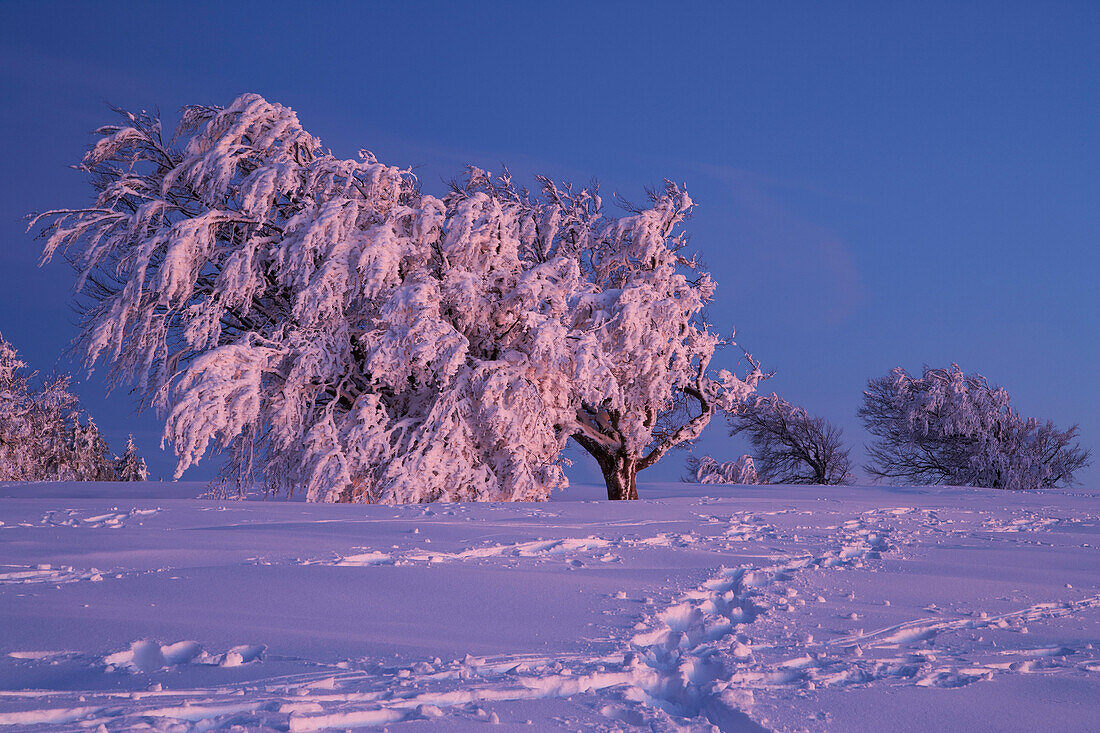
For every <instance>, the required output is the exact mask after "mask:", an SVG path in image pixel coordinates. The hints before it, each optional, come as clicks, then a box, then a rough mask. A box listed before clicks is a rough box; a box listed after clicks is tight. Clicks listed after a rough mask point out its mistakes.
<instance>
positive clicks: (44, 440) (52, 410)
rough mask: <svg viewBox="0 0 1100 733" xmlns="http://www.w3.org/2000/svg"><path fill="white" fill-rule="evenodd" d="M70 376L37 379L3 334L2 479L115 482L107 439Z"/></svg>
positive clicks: (0, 363)
mask: <svg viewBox="0 0 1100 733" xmlns="http://www.w3.org/2000/svg"><path fill="white" fill-rule="evenodd" d="M69 381H70V380H69V378H68V377H67V376H54V377H50V378H47V379H45V380H37V379H36V374H35V373H34V372H30V371H28V370H27V365H26V363H25V362H23V361H21V360H20V359H19V357H18V353H17V352H16V351H15V349H14V347H12V346H11V344H10V343H8V342H7V341H5V340H4V338H3V336H0V481H44V480H45V481H114V480H116V477H117V474H116V471H115V464H114V461H113V460H112V459H111V457H110V453H109V450H108V447H107V442H106V441H105V440H104V439H103V436H102V435H101V434H100V432H99V428H98V427H97V426H96V424H95V421H94V420H92V419H91V417H87V416H85V415H84V414H83V413H82V411H81V410H80V404H79V401H78V400H77V398H76V396H75V395H74V394H73V393H72V392H70V391H69Z"/></svg>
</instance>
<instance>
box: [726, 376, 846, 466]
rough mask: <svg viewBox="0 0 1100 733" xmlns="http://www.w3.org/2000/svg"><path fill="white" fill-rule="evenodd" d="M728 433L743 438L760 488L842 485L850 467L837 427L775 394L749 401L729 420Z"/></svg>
mask: <svg viewBox="0 0 1100 733" xmlns="http://www.w3.org/2000/svg"><path fill="white" fill-rule="evenodd" d="M730 426H731V434H732V435H739V434H741V433H744V434H746V435H748V438H749V441H750V442H751V443H752V449H753V455H754V457H755V459H756V471H757V474H758V475H759V477H760V480H761V482H762V483H769V484H845V483H848V482H849V481H850V480H851V473H850V472H851V468H852V463H851V460H850V459H849V458H848V453H849V450H850V449H848V448H845V447H844V439H843V434H842V431H841V429H840V428H838V427H836V426H835V425H833V424H831V423H829V422H828V421H826V420H825V419H824V418H821V417H814V416H812V415H809V414H807V412H806V411H805V410H804V409H802V408H801V407H796V406H795V405H792V404H791V403H790V402H787V401H786V400H784V399H782V398H781V397H779V396H778V395H776V394H775V393H774V392H773V393H772V394H770V395H768V396H766V397H764V396H760V397H756V396H754V397H750V398H749V399H748V400H746V401H745V404H744V405H743V406H742V408H741V409H740V410H738V411H737V413H736V414H734V415H732V416H731V417H730Z"/></svg>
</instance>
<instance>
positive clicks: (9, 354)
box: [0, 335, 33, 481]
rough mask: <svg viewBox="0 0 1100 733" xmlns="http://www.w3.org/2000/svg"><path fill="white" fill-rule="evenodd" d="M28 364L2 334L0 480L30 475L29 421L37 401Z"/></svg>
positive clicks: (31, 434) (11, 479)
mask: <svg viewBox="0 0 1100 733" xmlns="http://www.w3.org/2000/svg"><path fill="white" fill-rule="evenodd" d="M26 367H27V364H26V362H23V361H21V360H20V359H19V354H18V353H17V352H16V350H15V348H14V347H12V345H11V344H10V343H8V342H7V341H5V340H4V337H3V336H2V335H0V481H15V480H18V479H19V478H20V477H22V476H24V475H26V473H27V471H28V463H29V461H30V460H31V459H32V458H33V454H32V451H31V445H32V438H33V431H32V429H31V425H30V423H29V422H28V414H29V413H30V412H31V409H32V407H33V402H32V400H31V397H30V391H29V388H28V375H27V373H26V371H25V370H26Z"/></svg>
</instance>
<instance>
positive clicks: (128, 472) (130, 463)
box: [115, 435, 149, 481]
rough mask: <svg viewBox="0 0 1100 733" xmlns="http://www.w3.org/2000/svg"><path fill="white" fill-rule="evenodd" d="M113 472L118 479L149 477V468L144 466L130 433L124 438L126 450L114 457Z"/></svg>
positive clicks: (130, 479) (129, 479) (136, 479)
mask: <svg viewBox="0 0 1100 733" xmlns="http://www.w3.org/2000/svg"><path fill="white" fill-rule="evenodd" d="M115 474H116V475H117V476H118V480H119V481H145V480H146V479H148V478H149V469H148V468H147V467H146V466H145V459H144V458H142V457H141V456H139V455H138V452H137V446H135V445H134V436H132V435H131V436H129V437H128V438H127V439H126V450H125V451H124V452H123V453H122V455H121V456H119V457H118V458H116V459H115Z"/></svg>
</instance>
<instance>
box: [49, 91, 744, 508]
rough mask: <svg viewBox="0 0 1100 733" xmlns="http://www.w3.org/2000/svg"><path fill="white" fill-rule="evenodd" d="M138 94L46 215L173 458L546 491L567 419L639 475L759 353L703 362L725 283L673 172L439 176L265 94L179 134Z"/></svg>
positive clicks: (386, 496) (615, 483)
mask: <svg viewBox="0 0 1100 733" xmlns="http://www.w3.org/2000/svg"><path fill="white" fill-rule="evenodd" d="M122 115H123V121H122V124H119V125H112V126H108V127H104V128H101V129H100V130H99V131H98V133H99V134H100V135H101V136H102V137H101V139H100V140H99V142H98V143H97V144H96V145H95V146H94V147H93V148H92V149H91V150H90V151H89V152H88V153H87V155H86V156H85V158H84V161H83V164H82V166H80V167H81V169H82V170H84V171H85V172H87V173H89V174H90V175H91V177H92V183H93V185H94V187H95V189H96V191H97V193H98V196H97V199H96V202H95V204H94V205H92V206H90V207H88V208H82V209H65V210H57V211H51V212H47V213H45V214H42V215H40V216H38V217H35V219H34V221H37V222H40V223H42V224H43V229H42V234H43V236H45V237H46V239H47V241H46V245H45V249H44V255H43V259H44V261H45V260H49V259H50V258H51V257H52V256H54V254H55V253H57V252H58V251H64V252H66V253H67V256H68V257H69V259H70V261H71V262H72V263H73V265H74V266H75V268H76V270H77V272H78V282H77V287H78V291H79V292H80V293H81V297H80V298H79V303H80V305H81V306H82V312H83V315H84V321H83V328H82V332H81V335H80V337H79V339H78V345H79V347H80V349H81V351H82V353H83V356H84V358H85V360H86V362H87V364H88V366H89V367H91V366H92V365H93V364H95V363H96V362H97V361H102V362H106V363H107V364H109V367H110V370H109V380H110V382H111V383H112V385H113V384H117V383H119V382H128V383H132V384H134V386H135V387H136V389H137V392H138V393H139V394H140V395H141V398H142V400H143V403H144V404H146V405H152V406H154V407H156V408H158V409H159V410H162V411H163V412H164V413H165V414H166V415H167V421H166V427H165V433H164V438H165V440H166V441H167V442H169V443H172V444H173V446H174V448H175V450H176V453H177V455H178V458H179V462H178V466H177V471H176V473H177V476H179V475H181V474H182V473H183V471H184V470H185V469H187V467H188V466H190V465H192V464H193V463H195V462H196V461H198V460H199V459H200V458H202V457H203V456H204V455H205V454H206V453H207V451H208V450H209V449H210V448H211V445H212V444H214V445H216V446H217V447H219V448H221V449H225V450H226V451H227V452H228V462H227V465H228V467H229V470H230V471H231V473H232V476H233V477H234V478H235V479H237V480H238V481H241V482H244V481H247V480H251V479H252V478H253V477H254V476H256V475H259V476H262V477H263V478H264V479H265V480H266V484H267V487H268V489H269V490H273V491H287V492H292V491H294V489H295V488H296V487H299V486H304V487H305V489H306V491H307V495H308V498H309V499H311V500H319V501H364V502H374V501H384V502H412V501H434V500H447V501H458V500H536V499H544V498H546V496H547V495H548V494H549V492H550V491H552V490H553V489H555V488H557V487H560V486H563V485H565V483H566V482H565V477H564V474H563V472H562V469H561V458H560V454H561V451H562V449H563V447H564V445H565V443H566V441H567V440H568V439H569V438H570V437H573V438H575V439H576V440H577V441H578V442H579V443H580V444H581V445H582V446H584V448H585V449H586V450H588V451H589V452H590V453H592V454H593V455H594V456H595V457H596V459H597V460H598V461H599V462H600V465H601V467H603V469H604V474H605V476H606V477H607V483H608V496H609V497H610V498H617V499H618V498H634V497H636V496H637V490H636V488H635V483H634V476H635V474H636V472H637V471H638V470H640V469H642V468H645V467H646V466H648V465H651V464H652V463H653V462H655V461H656V460H657V459H658V458H660V457H661V455H663V454H664V453H665V452H666V451H667V450H668V449H669V448H671V447H672V446H673V445H676V444H678V443H682V442H685V441H689V440H691V439H693V438H694V437H695V436H696V435H698V433H699V431H700V430H701V429H702V428H703V426H704V425H705V424H706V422H707V421H708V420H709V418H710V417H711V415H712V414H713V412H714V411H715V409H718V408H719V407H726V408H731V409H732V408H734V406H735V405H736V404H737V402H738V401H739V400H742V399H744V397H745V396H746V395H747V394H749V393H750V392H751V391H752V389H753V386H754V384H755V382H756V380H757V379H758V378H759V371H758V370H756V369H755V368H754V369H753V371H752V372H751V373H750V374H749V375H748V376H747V377H746V378H745V379H738V378H736V377H734V376H733V375H732V374H730V373H728V372H720V373H718V374H712V373H711V372H709V371H708V365H709V361H710V359H711V356H712V354H713V352H714V350H715V348H716V346H718V345H719V343H720V340H719V338H718V337H716V336H715V335H714V334H712V333H711V332H709V331H708V329H707V326H706V325H705V324H704V323H702V321H701V319H700V312H701V310H702V308H703V306H704V305H705V304H706V303H707V302H708V300H709V299H710V298H711V295H712V293H713V292H714V283H713V281H712V280H711V279H710V277H709V276H708V275H707V274H706V273H704V272H701V271H699V269H698V268H697V267H696V265H695V263H694V261H693V260H689V259H687V258H685V257H684V256H683V255H682V254H681V253H680V250H681V249H682V248H683V246H684V244H685V240H684V236H683V234H682V233H681V232H680V231H679V229H680V224H681V222H682V221H683V219H684V217H685V216H686V215H687V214H688V212H689V211H690V210H691V207H692V201H691V199H690V198H689V197H688V195H687V193H685V192H684V191H682V190H681V189H680V188H678V187H677V186H675V185H672V184H668V185H666V187H665V188H664V190H662V191H660V192H658V193H655V194H654V195H653V196H652V201H651V203H650V204H649V205H648V207H646V208H635V209H632V210H628V211H627V212H626V214H627V215H625V216H623V217H621V218H612V217H609V216H607V215H606V214H605V213H604V212H603V208H602V202H601V200H600V197H599V195H598V192H597V191H596V190H594V189H582V190H580V191H574V190H572V189H571V188H569V187H565V188H560V187H558V186H556V185H555V184H553V183H551V182H550V181H549V180H547V179H539V180H540V183H541V194H540V195H533V194H530V193H529V192H527V191H526V190H520V189H517V188H516V187H515V186H514V185H513V184H512V182H511V180H510V178H509V176H508V174H507V172H505V174H504V175H502V176H500V177H498V178H495V179H494V178H491V177H490V176H489V175H488V174H486V173H484V172H482V171H479V170H477V169H472V168H471V169H470V170H469V171H468V172H467V176H466V178H465V180H464V181H463V182H462V183H461V184H455V185H453V186H452V190H451V191H450V192H449V193H448V194H447V195H445V196H443V197H440V198H437V197H435V196H430V195H425V194H423V193H421V191H420V189H419V187H418V185H417V182H416V179H415V178H414V177H413V175H412V174H411V173H410V172H409V171H407V170H402V169H399V168H395V167H392V166H387V165H384V164H382V163H379V162H378V161H377V160H376V159H375V158H374V157H373V156H372V155H371V154H369V153H366V152H361V153H360V154H359V156H358V158H356V159H354V160H343V159H340V158H337V157H335V156H334V155H332V153H331V152H329V151H327V150H326V149H324V148H323V147H322V146H321V144H320V142H319V141H318V139H317V138H315V137H313V136H312V135H310V134H309V133H307V132H306V131H305V130H303V129H302V127H301V125H300V124H299V122H298V119H297V117H296V115H295V114H294V112H292V111H291V110H290V109H288V108H286V107H283V106H281V105H278V104H272V103H269V102H267V101H266V100H264V99H263V98H261V97H259V96H257V95H254V94H246V95H243V96H241V97H239V98H238V99H236V100H235V101H234V102H233V103H232V104H231V105H230V106H229V107H228V108H226V109H219V108H215V107H188V108H186V109H185V110H184V112H183V118H182V122H181V124H180V126H179V129H178V131H177V133H176V135H175V136H174V137H173V139H172V140H170V141H167V140H165V139H164V137H163V136H162V132H161V126H160V121H159V120H158V119H156V118H155V117H152V116H149V115H147V114H145V113H142V114H129V113H122ZM32 226H34V224H33V223H32ZM689 404H691V405H694V408H693V409H689Z"/></svg>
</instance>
